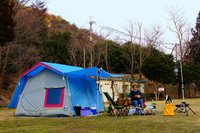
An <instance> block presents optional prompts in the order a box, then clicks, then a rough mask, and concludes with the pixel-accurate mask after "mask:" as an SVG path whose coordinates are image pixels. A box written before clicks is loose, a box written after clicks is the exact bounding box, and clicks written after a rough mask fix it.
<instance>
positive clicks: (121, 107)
mask: <svg viewBox="0 0 200 133" xmlns="http://www.w3.org/2000/svg"><path fill="white" fill-rule="evenodd" d="M103 93H104V95H105V96H106V98H107V99H108V101H109V103H110V105H111V107H112V111H111V114H114V115H115V116H116V120H118V119H117V115H116V113H117V111H118V112H119V114H120V115H121V116H122V117H123V115H127V113H128V106H124V105H118V104H117V103H116V102H115V101H114V100H113V99H112V98H111V97H110V95H109V94H108V92H103ZM115 109H116V111H115Z"/></svg>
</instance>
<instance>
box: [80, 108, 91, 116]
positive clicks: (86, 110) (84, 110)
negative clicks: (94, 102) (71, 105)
mask: <svg viewBox="0 0 200 133" xmlns="http://www.w3.org/2000/svg"><path fill="white" fill-rule="evenodd" d="M90 114H91V110H90V109H89V108H82V109H81V116H90Z"/></svg>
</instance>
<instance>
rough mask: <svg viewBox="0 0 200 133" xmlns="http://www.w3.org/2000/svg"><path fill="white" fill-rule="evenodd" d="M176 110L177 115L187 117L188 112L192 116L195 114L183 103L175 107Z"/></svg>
mask: <svg viewBox="0 0 200 133" xmlns="http://www.w3.org/2000/svg"><path fill="white" fill-rule="evenodd" d="M175 106H176V109H175V110H174V112H175V111H178V112H179V113H186V115H187V116H188V111H190V110H191V111H192V113H193V114H196V113H195V112H194V111H193V110H192V109H191V108H190V106H189V104H186V103H185V102H182V103H181V104H177V105H175Z"/></svg>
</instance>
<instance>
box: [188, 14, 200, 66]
mask: <svg viewBox="0 0 200 133" xmlns="http://www.w3.org/2000/svg"><path fill="white" fill-rule="evenodd" d="M192 36H193V37H192V39H191V41H190V47H189V54H188V58H190V59H191V60H192V61H193V62H194V63H198V64H199V63H200V11H199V14H198V17H197V20H196V26H195V29H193V28H192Z"/></svg>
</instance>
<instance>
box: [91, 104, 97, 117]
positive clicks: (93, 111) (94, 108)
mask: <svg viewBox="0 0 200 133" xmlns="http://www.w3.org/2000/svg"><path fill="white" fill-rule="evenodd" d="M91 112H92V114H93V115H96V114H97V108H96V105H95V104H92V107H91Z"/></svg>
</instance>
